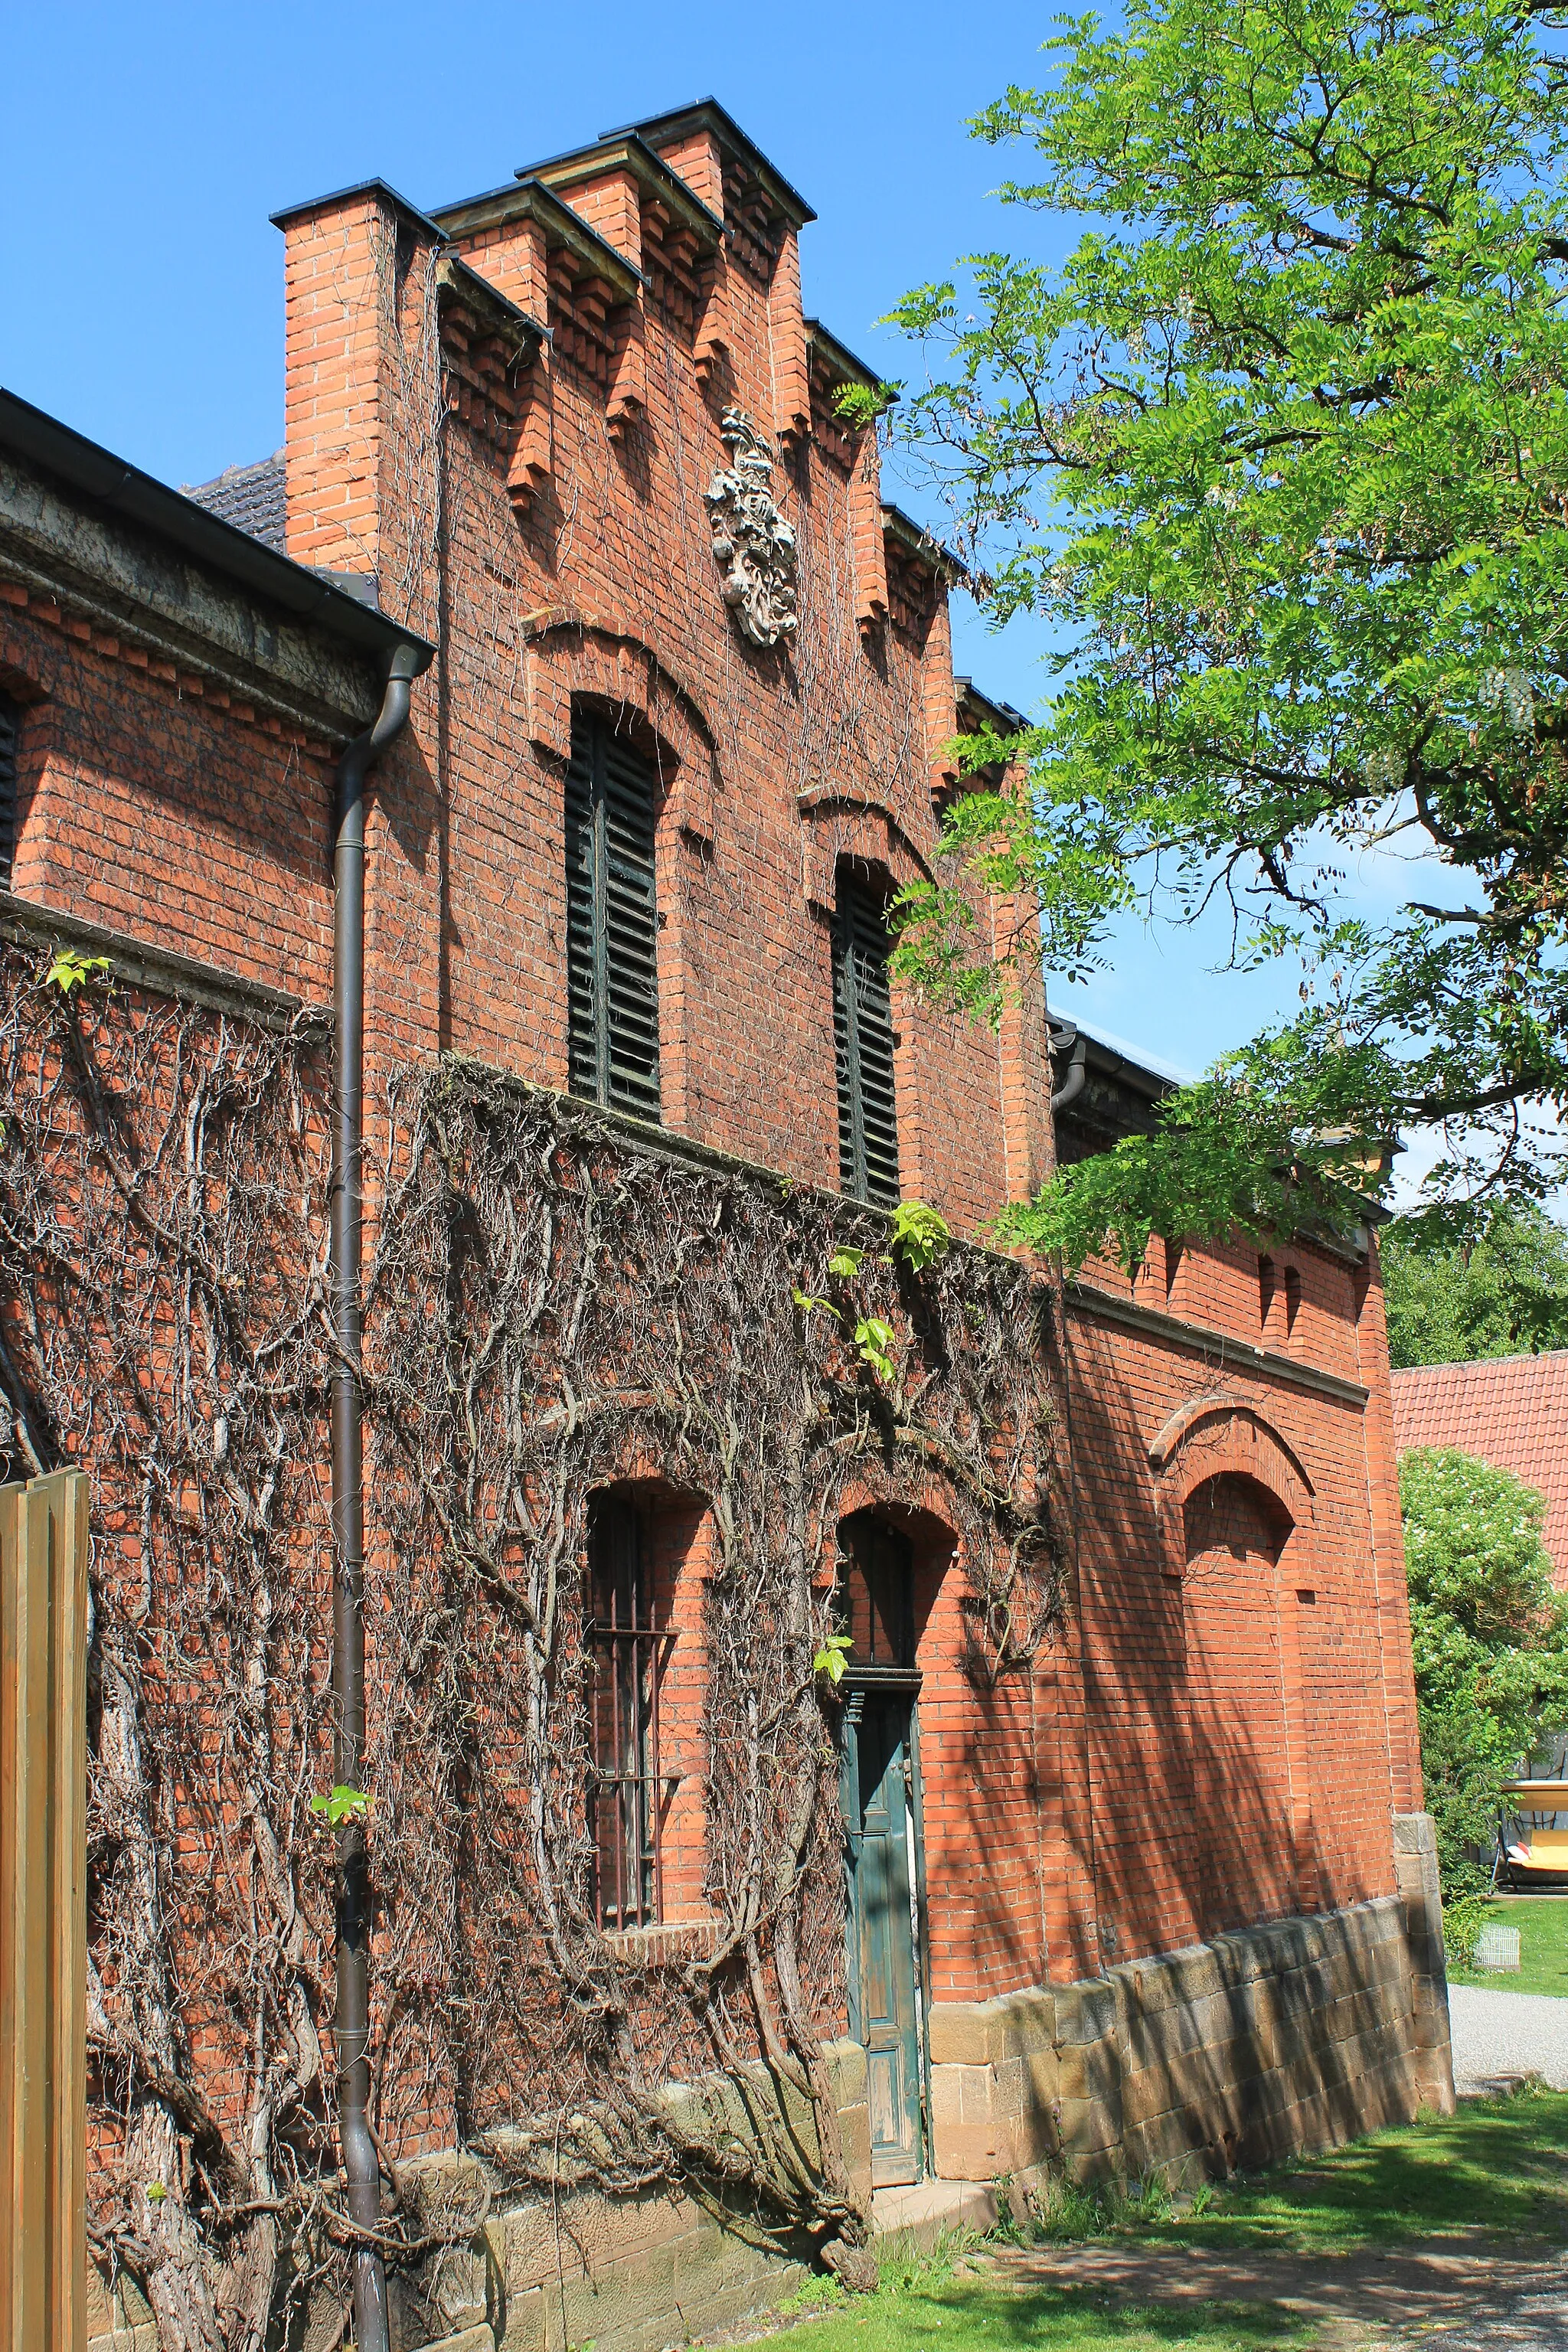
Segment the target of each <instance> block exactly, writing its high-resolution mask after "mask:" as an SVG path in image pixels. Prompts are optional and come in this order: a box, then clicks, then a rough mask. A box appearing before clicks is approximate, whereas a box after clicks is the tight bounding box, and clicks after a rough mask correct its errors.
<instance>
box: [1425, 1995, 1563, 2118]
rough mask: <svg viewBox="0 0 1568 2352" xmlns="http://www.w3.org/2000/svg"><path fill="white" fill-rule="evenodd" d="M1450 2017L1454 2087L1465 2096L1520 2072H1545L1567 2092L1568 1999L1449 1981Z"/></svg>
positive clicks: (1556, 2088)
mask: <svg viewBox="0 0 1568 2352" xmlns="http://www.w3.org/2000/svg"><path fill="white" fill-rule="evenodd" d="M1448 2022H1449V2025H1450V2027H1451V2028H1452V2031H1453V2036H1454V2088H1455V2089H1456V2090H1457V2091H1458V2094H1459V2096H1460V2097H1461V2098H1463V2097H1464V2096H1465V2095H1466V2094H1467V2093H1468V2092H1476V2091H1486V2090H1489V2089H1490V2088H1491V2087H1492V2086H1493V2084H1495V2083H1497V2082H1498V2081H1499V2080H1500V2079H1501V2078H1506V2077H1507V2076H1509V2075H1518V2074H1542V2075H1544V2076H1545V2078H1546V2080H1547V2081H1548V2082H1549V2083H1550V2084H1552V2089H1553V2090H1555V2091H1568V2000H1556V1999H1555V1998H1554V1997H1553V1996H1552V1994H1551V1993H1544V1992H1493V1991H1492V1990H1491V1988H1490V1987H1489V1986H1488V1987H1486V1988H1485V1989H1484V1990H1483V1989H1482V1987H1480V1986H1479V1985H1450V1986H1449V1987H1448Z"/></svg>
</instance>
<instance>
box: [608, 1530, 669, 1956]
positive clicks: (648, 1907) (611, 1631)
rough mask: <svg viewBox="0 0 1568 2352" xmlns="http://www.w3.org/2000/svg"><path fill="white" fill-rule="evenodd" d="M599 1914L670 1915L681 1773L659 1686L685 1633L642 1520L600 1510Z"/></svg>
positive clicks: (630, 1921)
mask: <svg viewBox="0 0 1568 2352" xmlns="http://www.w3.org/2000/svg"><path fill="white" fill-rule="evenodd" d="M589 1573H590V1578H591V1589H592V1596H593V1599H592V1607H593V1615H592V1618H591V1620H590V1622H589V1628H588V1632H589V1638H590V1642H591V1644H592V1647H593V1651H594V1672H593V1683H592V1707H593V1739H594V1778H593V1782H592V1784H591V1788H590V1792H589V1802H590V1808H591V1811H592V1814H593V1821H592V1825H591V1826H592V1832H593V1838H594V1852H595V1874H594V1875H595V1916H596V1917H597V1920H598V1923H599V1926H600V1927H605V1928H610V1929H619V1928H627V1927H656V1926H658V1923H659V1921H660V1920H661V1919H662V1917H663V1916H664V1816H665V1811H666V1808H667V1806H668V1799H669V1793H670V1791H671V1790H673V1789H674V1788H675V1787H676V1785H677V1783H678V1781H679V1774H675V1773H667V1772H665V1771H664V1770H663V1769H662V1766H661V1763H660V1758H659V1685H660V1683H661V1681H662V1679H663V1675H664V1670H665V1665H666V1663H667V1661H668V1655H669V1651H670V1648H671V1647H672V1645H673V1643H674V1639H675V1636H674V1634H673V1633H671V1632H669V1630H668V1628H666V1629H664V1630H660V1628H659V1627H658V1624H657V1623H656V1622H655V1618H654V1607H653V1590H652V1579H651V1577H650V1575H649V1572H648V1562H647V1544H646V1541H645V1535H644V1528H643V1525H642V1519H641V1517H640V1515H639V1513H638V1512H637V1508H636V1507H635V1506H633V1505H631V1504H628V1503H624V1502H615V1501H611V1502H607V1503H605V1504H602V1505H600V1507H598V1509H597V1510H596V1511H595V1515H594V1523H593V1528H592V1532H591V1536H590V1543H589Z"/></svg>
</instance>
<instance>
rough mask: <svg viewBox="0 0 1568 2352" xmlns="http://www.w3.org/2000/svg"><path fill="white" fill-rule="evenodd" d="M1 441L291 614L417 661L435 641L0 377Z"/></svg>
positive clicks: (431, 651)
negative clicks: (405, 649)
mask: <svg viewBox="0 0 1568 2352" xmlns="http://www.w3.org/2000/svg"><path fill="white" fill-rule="evenodd" d="M7 446H8V447H11V448H13V449H15V450H16V451H17V452H18V453H19V454H20V455H21V456H22V457H26V458H27V459H29V460H30V461H31V462H32V463H33V464H34V465H37V466H41V467H44V468H45V469H46V470H47V471H48V472H50V473H53V474H55V475H58V477H59V478H60V479H61V480H62V481H64V482H66V483H68V485H69V486H70V487H71V488H73V489H75V490H77V491H79V493H81V495H83V496H84V497H86V498H89V499H95V500H97V501H98V502H99V503H100V504H101V505H104V506H109V507H112V508H115V509H117V510H118V511H120V512H121V513H123V514H126V515H128V516H129V517H130V518H131V520H132V521H135V522H139V523H141V524H142V527H143V528H144V529H147V530H153V531H155V532H158V533H160V534H161V535H162V536H163V537H164V538H166V539H168V540H171V541H173V542H174V545H175V546H176V547H178V548H180V549H181V551H183V552H184V554H186V555H188V556H190V557H192V558H193V559H194V560H195V562H198V563H201V562H205V563H210V564H212V565H213V566H214V568H215V569H216V570H217V571H218V572H223V573H225V574H226V576H227V578H228V579H230V580H231V581H234V582H237V583H238V585H239V586H240V587H242V588H243V589H245V590H246V591H247V593H250V594H252V595H260V596H266V597H269V598H270V600H271V602H272V603H274V604H279V605H280V606H281V607H282V609H283V610H284V611H285V612H287V613H288V614H290V616H291V617H292V618H293V619H294V620H295V621H297V622H299V623H301V624H317V625H321V626H322V627H324V628H325V629H326V630H327V631H328V632H329V634H330V635H333V636H337V637H340V638H344V639H346V640H347V641H348V642H349V643H350V644H351V645H353V646H356V647H357V648H358V650H359V651H360V652H361V653H364V652H367V651H369V650H370V649H371V648H372V647H373V646H374V648H376V649H377V650H378V651H380V652H383V653H387V654H390V653H391V652H392V651H393V650H394V648H395V646H399V645H409V646H416V647H417V648H418V650H419V651H420V652H421V653H423V654H424V656H425V660H424V662H423V663H422V664H421V669H422V670H423V669H427V668H428V667H429V666H430V663H431V661H432V660H433V659H434V658H435V653H436V648H435V646H433V645H431V643H430V641H429V639H428V638H426V637H423V636H421V635H420V634H419V632H418V631H417V629H410V628H406V627H405V625H403V623H402V622H400V621H395V620H393V619H392V617H391V616H390V614H385V613H381V612H377V611H376V610H375V609H374V606H372V605H368V604H362V603H361V601H360V599H359V598H358V597H357V596H353V595H350V593H348V591H347V590H346V589H343V588H339V587H337V586H335V585H334V584H333V583H332V582H331V581H330V580H326V579H324V578H323V577H322V576H321V573H320V572H317V571H314V570H313V569H312V568H311V567H310V565H309V564H305V563H297V562H295V561H294V559H293V557H292V556H289V555H279V553H278V551H277V550H276V549H275V548H270V547H268V545H267V544H266V542H265V541H263V540H259V539H253V538H252V537H251V535H250V533H249V532H248V531H247V530H241V529H240V527H239V525H238V524H237V523H232V522H225V520H223V517H222V516H221V515H216V514H213V513H212V512H211V511H210V509H207V508H206V507H204V506H202V505H201V504H200V503H199V501H198V500H196V499H193V498H187V497H186V495H185V493H184V491H183V490H176V489H174V488H173V487H172V486H171V485H170V484H169V483H167V482H161V481H160V480H159V479H158V478H157V476H156V475H155V474H147V473H143V472H142V468H141V467H140V466H133V465H132V464H131V463H130V461H129V459H127V458H124V457H116V456H115V455H114V453H113V451H112V450H110V449H105V448H104V447H103V446H101V444H100V443H99V442H97V441H89V439H88V437H87V436H86V434H85V433H79V432H77V430H76V429H75V427H74V426H73V425H64V424H62V423H61V422H60V420H59V418H58V416H51V415H49V414H48V412H47V410H46V409H42V408H35V407H34V406H33V404H32V403H31V401H27V400H24V399H22V397H21V396H20V394H17V393H15V392H10V391H8V390H6V388H5V386H4V385H0V448H4V447H7Z"/></svg>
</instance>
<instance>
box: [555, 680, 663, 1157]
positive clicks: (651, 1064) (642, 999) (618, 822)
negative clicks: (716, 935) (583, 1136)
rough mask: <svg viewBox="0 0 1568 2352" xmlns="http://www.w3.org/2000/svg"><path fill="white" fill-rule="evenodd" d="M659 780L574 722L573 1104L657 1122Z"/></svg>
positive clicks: (569, 965) (628, 750)
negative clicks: (577, 1100)
mask: <svg viewBox="0 0 1568 2352" xmlns="http://www.w3.org/2000/svg"><path fill="white" fill-rule="evenodd" d="M653 833H654V775H653V771H652V769H651V768H650V767H649V765H648V763H647V761H646V760H644V759H642V758H641V757H639V755H638V754H637V752H636V751H634V750H633V749H632V747H631V745H630V744H629V743H628V742H627V741H626V738H625V736H623V735H617V734H616V733H615V731H614V730H612V729H611V728H610V727H608V726H606V725H605V722H604V721H603V720H602V719H595V718H591V717H589V716H587V715H586V714H585V713H584V714H574V718H573V721H572V762H571V766H570V768H569V770H568V772H567V777H566V986H567V1007H568V1011H567V1027H568V1040H567V1042H568V1053H569V1061H570V1085H571V1089H572V1092H573V1093H574V1095H582V1096H584V1097H586V1098H587V1099H588V1100H589V1101H590V1102H598V1103H606V1104H608V1105H609V1106H610V1107H611V1108H614V1109H616V1110H626V1111H632V1112H635V1113H636V1114H637V1116H638V1117H639V1118H658V912H657V909H656V907H655V904H654V887H653Z"/></svg>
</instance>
